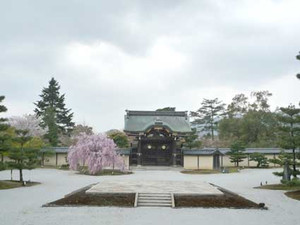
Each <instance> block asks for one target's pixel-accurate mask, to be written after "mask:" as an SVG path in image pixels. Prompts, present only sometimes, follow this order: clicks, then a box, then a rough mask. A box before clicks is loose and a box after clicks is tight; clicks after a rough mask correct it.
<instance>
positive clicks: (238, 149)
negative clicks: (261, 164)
mask: <svg viewBox="0 0 300 225" xmlns="http://www.w3.org/2000/svg"><path fill="white" fill-rule="evenodd" d="M244 152H245V146H244V145H243V143H242V142H240V141H235V142H234V143H233V144H232V145H231V147H230V151H229V152H228V155H229V158H230V162H233V163H235V165H236V166H237V167H238V166H239V163H240V162H242V161H243V159H244V158H246V154H245V153H244Z"/></svg>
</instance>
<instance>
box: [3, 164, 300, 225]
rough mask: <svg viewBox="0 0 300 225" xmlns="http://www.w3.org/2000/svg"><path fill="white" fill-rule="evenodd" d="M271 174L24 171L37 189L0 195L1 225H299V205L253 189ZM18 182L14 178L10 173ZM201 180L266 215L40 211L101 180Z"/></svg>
mask: <svg viewBox="0 0 300 225" xmlns="http://www.w3.org/2000/svg"><path fill="white" fill-rule="evenodd" d="M273 171H275V170H274V169H251V170H250V169H249V170H248V169H246V170H242V171H241V172H240V173H235V174H212V175H186V174H181V173H179V172H178V171H135V173H134V174H132V175H123V176H104V177H94V176H86V175H77V174H75V173H74V172H71V171H61V170H55V169H36V170H33V171H31V172H28V171H25V176H24V177H25V179H30V180H32V181H38V182H41V183H42V184H41V185H37V186H33V187H28V188H16V189H10V190H0V216H1V217H0V225H19V224H23V225H29V224H43V225H47V224H60V225H69V224H70V225H77V224H78V225H81V224H88V225H93V224H107V225H110V224H118V225H121V224H125V225H126V224H128V225H129V224H130V225H139V224H151V225H152V224H163V225H168V224H172V225H176V224H181V225H189V224H193V225H196V224H212V225H218V224H222V225H226V224H228V225H235V224H242V225H250V224H253V225H254V224H255V225H257V224H260V225H262V224H268V225H271V224H272V225H274V224H280V225H289V224H298V222H299V212H300V202H299V201H296V200H292V199H289V198H287V197H286V196H285V195H284V194H283V193H284V191H271V190H260V189H253V188H252V187H254V186H258V185H259V184H260V182H265V181H267V182H268V184H271V183H278V182H279V178H278V177H276V176H274V175H272V172H273ZM14 177H15V178H17V177H18V175H17V173H16V174H14ZM4 179H10V171H2V172H0V180H4ZM141 179H143V180H147V179H148V180H156V181H160V180H164V181H206V182H211V183H214V184H216V185H219V186H221V187H223V188H226V189H229V190H231V191H233V192H236V193H238V194H240V195H242V196H244V197H246V198H248V199H250V200H252V201H254V202H257V203H259V202H264V203H266V206H267V207H269V210H253V209H252V210H246V209H203V208H190V209H189V208H182V209H171V208H116V207H77V208H73V207H57V208H42V207H41V206H42V205H43V204H45V203H47V202H51V201H55V200H57V199H59V198H62V197H63V196H64V195H65V194H68V193H70V192H72V191H74V190H76V189H79V188H81V187H84V186H87V185H89V184H92V183H97V182H101V181H102V180H107V181H114V180H115V181H117V180H122V181H126V180H131V181H134V180H141Z"/></svg>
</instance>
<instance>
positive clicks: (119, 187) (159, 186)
mask: <svg viewBox="0 0 300 225" xmlns="http://www.w3.org/2000/svg"><path fill="white" fill-rule="evenodd" d="M137 192H138V193H173V194H188V195H223V192H221V191H219V190H218V189H217V188H216V187H214V186H213V185H211V184H209V183H207V182H203V181H155V180H153V181H151V180H139V181H133V180H120V181H108V180H104V181H101V182H100V183H98V184H96V185H94V186H93V187H91V188H90V189H89V190H87V191H86V193H89V194H96V193H102V194H103V193H137Z"/></svg>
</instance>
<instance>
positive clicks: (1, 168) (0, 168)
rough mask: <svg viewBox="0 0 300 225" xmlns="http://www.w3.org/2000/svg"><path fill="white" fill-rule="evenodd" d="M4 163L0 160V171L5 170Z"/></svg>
mask: <svg viewBox="0 0 300 225" xmlns="http://www.w3.org/2000/svg"><path fill="white" fill-rule="evenodd" d="M6 168H7V167H6V163H4V162H0V171H1V170H6Z"/></svg>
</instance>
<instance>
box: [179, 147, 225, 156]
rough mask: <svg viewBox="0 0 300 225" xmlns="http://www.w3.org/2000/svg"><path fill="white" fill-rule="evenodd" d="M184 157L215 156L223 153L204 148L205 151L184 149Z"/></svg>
mask: <svg viewBox="0 0 300 225" xmlns="http://www.w3.org/2000/svg"><path fill="white" fill-rule="evenodd" d="M183 154H184V155H216V154H221V155H223V153H222V152H221V151H219V150H217V149H215V148H214V149H213V148H205V149H194V150H190V149H184V150H183Z"/></svg>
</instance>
